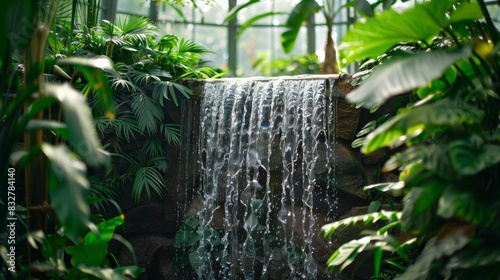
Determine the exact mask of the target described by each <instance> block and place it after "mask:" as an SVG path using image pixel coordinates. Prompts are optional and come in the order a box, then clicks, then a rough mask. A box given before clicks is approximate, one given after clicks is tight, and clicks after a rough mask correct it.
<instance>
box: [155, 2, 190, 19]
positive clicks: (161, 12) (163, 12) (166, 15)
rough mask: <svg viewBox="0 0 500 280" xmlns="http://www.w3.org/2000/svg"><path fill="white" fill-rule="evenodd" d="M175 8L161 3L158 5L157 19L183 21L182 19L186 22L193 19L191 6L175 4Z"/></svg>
mask: <svg viewBox="0 0 500 280" xmlns="http://www.w3.org/2000/svg"><path fill="white" fill-rule="evenodd" d="M175 7H176V9H177V10H176V9H174V8H172V6H170V5H168V4H166V3H161V4H159V6H158V20H163V21H178V22H183V21H184V20H186V21H188V22H192V21H193V14H194V12H193V9H194V8H193V6H192V5H185V6H184V7H178V6H175Z"/></svg>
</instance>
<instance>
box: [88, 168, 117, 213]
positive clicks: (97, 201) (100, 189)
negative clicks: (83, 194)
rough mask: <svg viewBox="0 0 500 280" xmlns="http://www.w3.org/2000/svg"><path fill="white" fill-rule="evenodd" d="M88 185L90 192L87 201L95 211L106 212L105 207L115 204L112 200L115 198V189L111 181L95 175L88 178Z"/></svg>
mask: <svg viewBox="0 0 500 280" xmlns="http://www.w3.org/2000/svg"><path fill="white" fill-rule="evenodd" d="M88 180H89V183H90V192H89V197H88V198H87V201H88V202H89V204H90V205H93V206H94V207H95V208H96V209H97V211H99V212H104V213H105V212H106V207H105V206H108V208H109V206H110V204H115V203H114V201H113V199H114V198H115V197H116V189H115V186H113V183H112V180H109V179H104V178H100V177H99V176H97V175H93V176H89V177H88Z"/></svg>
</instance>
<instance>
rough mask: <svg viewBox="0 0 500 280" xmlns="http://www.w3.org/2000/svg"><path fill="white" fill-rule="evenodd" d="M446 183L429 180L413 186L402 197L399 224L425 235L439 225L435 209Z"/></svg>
mask: <svg viewBox="0 0 500 280" xmlns="http://www.w3.org/2000/svg"><path fill="white" fill-rule="evenodd" d="M445 188H446V185H445V184H444V183H443V182H441V181H438V180H429V181H427V182H426V183H425V185H424V186H421V187H413V188H412V189H411V190H410V192H409V193H408V194H407V195H406V196H405V197H404V198H403V205H404V206H403V211H402V215H401V224H402V225H403V228H404V229H405V231H406V232H409V233H411V234H419V235H420V234H422V235H427V234H429V233H431V232H432V231H434V230H436V229H437V227H438V226H439V217H437V214H436V210H437V208H438V201H439V198H440V197H441V195H442V194H443V192H444V190H445Z"/></svg>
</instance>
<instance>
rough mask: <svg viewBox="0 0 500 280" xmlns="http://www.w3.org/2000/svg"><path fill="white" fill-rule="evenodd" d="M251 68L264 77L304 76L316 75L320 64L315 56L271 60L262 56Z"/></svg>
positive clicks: (267, 56)
mask: <svg viewBox="0 0 500 280" xmlns="http://www.w3.org/2000/svg"><path fill="white" fill-rule="evenodd" d="M253 68H255V69H258V70H260V72H262V74H264V75H266V76H286V75H304V74H315V73H318V72H319V71H320V64H319V61H318V56H317V55H316V54H305V55H297V56H292V57H288V58H275V59H272V60H269V55H262V56H260V57H259V58H258V59H257V61H256V62H255V63H254V64H253Z"/></svg>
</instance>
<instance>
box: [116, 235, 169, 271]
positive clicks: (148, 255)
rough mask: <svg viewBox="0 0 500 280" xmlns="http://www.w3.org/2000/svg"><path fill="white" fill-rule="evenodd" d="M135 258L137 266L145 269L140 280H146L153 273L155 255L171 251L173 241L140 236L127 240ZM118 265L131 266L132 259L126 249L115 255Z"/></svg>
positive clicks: (158, 237)
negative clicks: (159, 251) (161, 251)
mask: <svg viewBox="0 0 500 280" xmlns="http://www.w3.org/2000/svg"><path fill="white" fill-rule="evenodd" d="M128 241H129V242H130V243H131V244H132V247H133V248H134V252H135V255H136V258H137V265H139V266H140V267H142V268H145V273H144V274H143V275H142V276H141V279H148V276H149V275H150V273H151V272H152V271H153V266H154V262H155V255H156V253H157V252H158V250H160V249H161V250H173V240H172V239H170V238H165V237H162V236H141V237H135V238H129V239H128ZM116 258H117V260H118V263H119V264H120V265H122V266H125V265H133V264H134V258H133V257H132V254H131V253H130V251H129V250H128V249H127V248H126V247H122V248H121V249H120V250H119V253H118V254H117V255H116Z"/></svg>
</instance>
